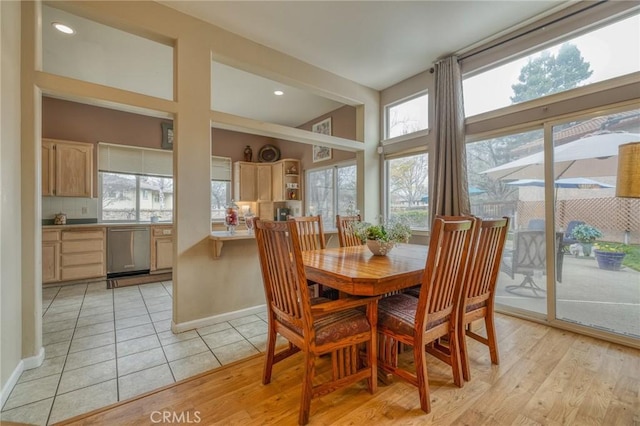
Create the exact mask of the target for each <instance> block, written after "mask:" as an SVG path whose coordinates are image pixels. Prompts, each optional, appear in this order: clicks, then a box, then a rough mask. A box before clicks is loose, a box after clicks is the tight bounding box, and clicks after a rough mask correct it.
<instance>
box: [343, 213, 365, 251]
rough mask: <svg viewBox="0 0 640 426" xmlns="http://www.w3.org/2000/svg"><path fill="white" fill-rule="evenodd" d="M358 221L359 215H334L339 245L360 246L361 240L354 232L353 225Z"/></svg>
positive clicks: (359, 219)
mask: <svg viewBox="0 0 640 426" xmlns="http://www.w3.org/2000/svg"><path fill="white" fill-rule="evenodd" d="M360 221H361V218H360V215H357V216H340V215H339V214H338V215H336V227H337V228H338V241H339V242H340V247H353V246H361V245H362V244H363V243H362V240H361V239H360V238H358V237H356V235H355V233H354V225H355V224H357V223H359V222H360Z"/></svg>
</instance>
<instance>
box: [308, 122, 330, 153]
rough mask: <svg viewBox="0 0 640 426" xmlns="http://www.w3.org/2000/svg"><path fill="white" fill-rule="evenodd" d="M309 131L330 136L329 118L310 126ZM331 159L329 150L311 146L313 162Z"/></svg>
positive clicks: (324, 147)
mask: <svg viewBox="0 0 640 426" xmlns="http://www.w3.org/2000/svg"><path fill="white" fill-rule="evenodd" d="M311 131H312V132H313V133H322V134H323V135H329V136H331V117H328V118H325V119H324V120H322V121H319V122H317V123H315V124H313V125H311ZM330 159H331V148H327V147H326V146H320V145H313V162H314V163H317V162H318V161H325V160H330Z"/></svg>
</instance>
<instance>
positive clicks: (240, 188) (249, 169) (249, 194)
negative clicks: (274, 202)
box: [233, 161, 272, 202]
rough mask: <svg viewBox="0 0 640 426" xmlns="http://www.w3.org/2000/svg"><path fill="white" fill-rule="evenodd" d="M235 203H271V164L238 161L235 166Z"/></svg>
mask: <svg viewBox="0 0 640 426" xmlns="http://www.w3.org/2000/svg"><path fill="white" fill-rule="evenodd" d="M233 173H234V191H233V193H234V200H235V201H252V202H253V201H271V187H272V185H271V164H270V163H269V164H257V163H247V162H244V161H237V162H236V163H234V165H233Z"/></svg>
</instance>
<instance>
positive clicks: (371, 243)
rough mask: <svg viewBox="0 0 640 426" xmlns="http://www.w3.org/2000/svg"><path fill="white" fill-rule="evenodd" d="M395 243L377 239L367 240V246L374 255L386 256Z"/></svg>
mask: <svg viewBox="0 0 640 426" xmlns="http://www.w3.org/2000/svg"><path fill="white" fill-rule="evenodd" d="M395 245H396V244H395V243H393V242H385V241H379V240H367V247H369V250H371V253H373V254H374V255H375V256H386V255H387V253H389V252H390V251H391V249H392V248H393V246H395Z"/></svg>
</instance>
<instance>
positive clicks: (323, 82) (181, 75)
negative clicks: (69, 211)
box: [23, 2, 379, 326]
mask: <svg viewBox="0 0 640 426" xmlns="http://www.w3.org/2000/svg"><path fill="white" fill-rule="evenodd" d="M24 4H25V3H23V5H24ZM55 6H56V7H61V8H64V9H66V10H68V11H69V12H71V13H75V14H78V15H80V16H85V17H88V18H91V19H95V20H98V21H100V22H103V23H109V24H110V25H113V26H117V27H119V28H126V29H127V30H129V31H133V32H135V33H138V34H147V35H148V34H154V35H155V36H156V37H155V38H156V39H164V40H173V44H174V46H175V47H176V49H175V50H174V52H175V67H176V68H175V73H174V75H175V76H176V77H177V78H176V82H175V89H176V92H175V93H176V98H175V99H176V100H175V101H166V100H161V99H156V98H152V97H148V96H143V95H139V94H132V93H129V92H124V91H119V90H114V89H111V88H108V87H105V86H99V85H95V84H91V83H83V84H77V82H74V81H72V80H70V79H66V78H64V77H59V76H55V75H51V74H48V73H44V72H37V73H36V74H35V75H34V76H33V81H32V82H31V83H32V84H35V85H36V86H38V87H40V88H42V89H43V90H44V91H47V92H50V93H57V94H59V95H61V96H63V97H72V98H74V99H79V100H81V101H82V102H84V103H91V104H98V105H101V106H104V105H107V104H109V105H124V106H128V107H133V108H144V109H147V110H152V111H156V112H158V114H155V115H158V116H166V117H171V116H173V117H174V136H175V146H174V177H175V179H176V181H175V190H176V192H175V195H176V211H175V216H176V218H177V219H176V221H175V229H176V236H175V241H176V243H175V244H174V250H175V252H174V259H175V260H176V264H175V268H174V280H173V283H174V292H173V294H174V309H173V321H174V323H175V324H176V325H177V326H179V325H180V324H185V323H190V322H191V321H198V320H202V319H206V318H209V317H212V316H216V315H220V314H224V313H227V312H232V311H236V310H238V309H243V308H246V307H250V306H255V304H256V301H257V300H258V298H262V297H263V295H262V289H261V287H260V276H259V273H258V270H257V269H253V268H246V269H247V271H242V273H239V272H238V268H239V265H242V263H241V262H240V261H239V260H238V259H235V260H234V259H232V255H233V251H234V250H230V251H229V252H225V249H223V255H222V257H221V258H220V259H218V260H214V259H213V258H212V256H211V248H210V243H209V239H208V237H209V233H210V228H211V223H210V213H209V192H210V187H209V186H210V185H209V155H210V154H211V146H212V142H213V144H214V147H215V137H214V138H213V141H212V136H211V134H212V132H211V127H210V123H211V118H212V114H211V112H210V110H209V106H210V105H211V99H210V97H211V91H210V67H211V57H212V56H213V57H214V58H215V59H216V60H219V61H222V62H224V63H227V64H229V65H232V66H236V67H238V68H240V69H244V70H246V71H250V72H253V73H256V74H258V75H263V76H266V77H268V78H272V79H274V78H275V79H280V80H281V81H286V82H288V84H294V85H296V86H298V87H299V88H302V89H305V88H306V89H313V90H314V91H316V92H318V91H320V92H322V93H323V94H324V95H325V96H326V97H328V98H331V99H335V100H338V101H342V102H343V103H350V104H352V105H366V108H367V111H368V114H367V117H371V119H373V120H374V123H369V125H367V127H366V129H365V130H364V131H363V130H360V131H358V132H357V138H358V139H359V140H361V141H364V142H365V150H369V152H370V153H371V152H375V146H376V145H377V141H378V139H379V135H378V132H377V128H378V123H377V111H378V100H379V97H378V93H377V92H376V91H374V90H371V89H368V88H365V87H363V86H360V85H358V84H355V83H353V82H351V81H348V80H346V79H343V78H341V77H338V76H336V75H334V74H331V73H328V72H326V71H324V70H322V69H319V68H315V67H313V66H311V65H308V64H305V63H303V62H301V61H299V60H297V59H295V58H292V57H289V56H287V55H284V54H282V53H280V52H277V51H275V50H272V49H269V48H267V47H265V46H262V45H259V44H257V43H253V42H251V41H249V40H246V39H243V38H241V37H238V36H236V35H233V34H230V33H228V32H226V31H224V30H222V29H220V28H217V27H214V26H211V25H208V24H206V23H204V22H202V21H199V20H197V19H194V18H191V17H188V16H186V15H182V14H179V13H177V12H175V11H174V10H172V9H169V8H166V7H164V6H162V5H160V4H158V3H155V2H119V3H118V4H117V7H116V6H115V5H114V4H113V3H110V2H56V4H55ZM23 7H29V6H23ZM31 25H32V24H31ZM34 32H35V30H34ZM27 48H28V49H31V52H33V49H35V48H34V46H32V45H30V44H29V45H27ZM28 53H29V52H27V54H28ZM30 65H31V66H33V67H34V68H33V69H37V66H35V65H34V64H30ZM23 75H25V74H24V73H23ZM26 76H27V77H26V78H27V79H29V78H30V77H31V76H30V74H26ZM27 83H30V82H27ZM23 100H24V101H25V102H29V103H32V102H33V98H29V97H25V98H23ZM85 100H86V102H85ZM34 108H35V110H36V111H35V112H34V114H32V115H31V116H29V117H26V123H25V125H26V126H27V127H28V128H29V131H30V133H31V134H30V135H29V136H30V137H31V141H30V142H31V144H32V146H33V148H34V149H36V150H39V138H38V137H36V135H39V134H38V130H39V128H40V124H41V123H40V120H38V118H37V116H38V111H39V109H38V103H37V101H36V102H35V105H34ZM373 111H376V114H375V115H372V112H373ZM234 120H235V119H233V118H228V117H226V116H224V115H219V116H218V119H217V120H216V122H217V123H220V124H221V126H220V127H224V125H225V124H228V125H229V126H235V125H236V124H237V120H235V121H234ZM29 126H30V127H29ZM254 127H268V128H269V129H270V130H273V131H274V132H275V133H277V135H275V136H274V137H275V138H276V139H280V140H283V141H286V140H287V139H288V136H293V137H294V138H293V140H296V139H295V138H300V136H301V135H300V130H299V129H289V128H285V127H283V126H266V125H262V124H256V125H255V126H254ZM23 131H24V130H23ZM305 133H306V132H305ZM321 136H322V135H320V136H313V137H312V138H311V139H315V140H322V137H321ZM341 143H343V142H341V141H335V145H334V147H337V145H340V144H341ZM346 145H348V143H346ZM346 145H345V146H346ZM243 148H244V145H243V146H242V149H243ZM238 149H240V148H238ZM38 152H39V151H38ZM254 155H257V152H254ZM369 157H370V156H369ZM375 158H376V159H377V157H375ZM26 166H27V167H28V169H29V170H28V172H29V173H30V172H32V171H33V169H34V168H35V167H37V165H32V164H26ZM369 166H370V168H371V170H375V169H377V167H376V168H375V169H374V168H373V166H374V164H370V165H369ZM363 185H368V186H369V187H370V191H369V194H370V195H368V197H369V198H370V199H372V200H375V201H376V202H377V198H378V195H377V183H376V181H375V180H373V181H372V180H369V181H363ZM374 187H375V189H374ZM38 190H39V188H35V189H32V190H31V191H32V194H36V193H37V192H38ZM364 192H366V188H363V193H364ZM32 204H35V203H32ZM30 207H31V208H34V207H35V210H36V211H37V210H39V209H37V207H38V206H35V205H31V206H30ZM26 257H27V258H28V259H27V262H28V263H29V264H28V267H31V268H37V267H39V264H38V263H37V262H38V261H39V256H33V255H32V256H26ZM29 257H30V258H29ZM23 259H24V258H23ZM240 268H242V266H240ZM247 282H248V283H251V285H252V286H253V287H252V288H253V289H254V290H253V291H252V293H251V296H250V297H247V296H248V295H247V293H248V291H249V290H248V289H247V288H246V285H245V284H244V283H247ZM256 286H257V287H256Z"/></svg>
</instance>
